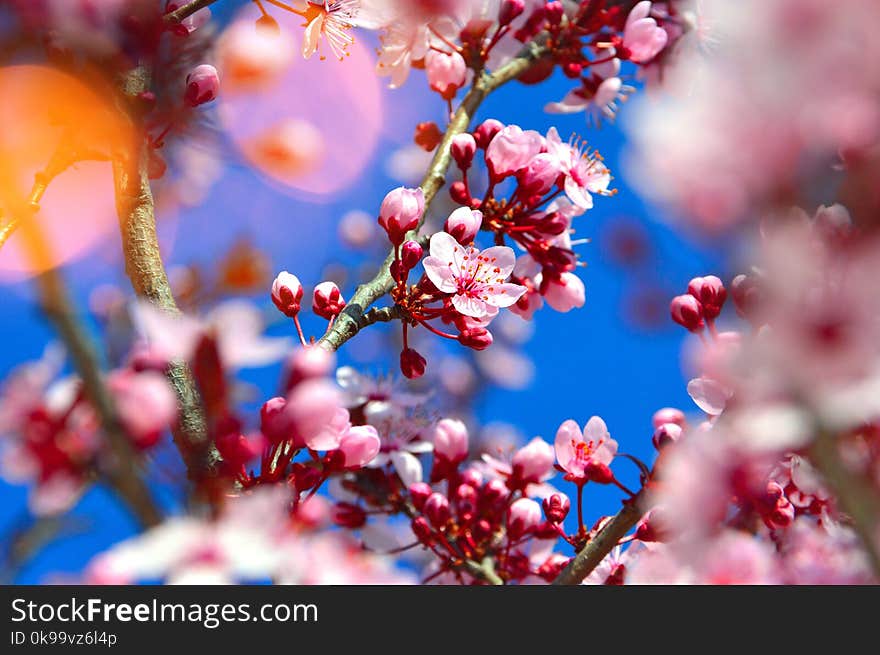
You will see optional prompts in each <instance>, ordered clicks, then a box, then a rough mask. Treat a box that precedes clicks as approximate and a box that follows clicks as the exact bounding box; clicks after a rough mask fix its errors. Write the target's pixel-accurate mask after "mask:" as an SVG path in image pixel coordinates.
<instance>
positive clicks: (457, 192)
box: [449, 180, 472, 207]
mask: <svg viewBox="0 0 880 655" xmlns="http://www.w3.org/2000/svg"><path fill="white" fill-rule="evenodd" d="M449 197H450V198H452V201H453V202H455V203H457V204H459V205H465V206H466V207H470V206H471V200H472V198H471V194H470V193H468V188H467V185H466V184H465V183H464V182H462V181H461V180H458V181H457V182H453V183H452V184H451V185H450V187H449Z"/></svg>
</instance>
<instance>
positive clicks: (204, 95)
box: [184, 64, 220, 107]
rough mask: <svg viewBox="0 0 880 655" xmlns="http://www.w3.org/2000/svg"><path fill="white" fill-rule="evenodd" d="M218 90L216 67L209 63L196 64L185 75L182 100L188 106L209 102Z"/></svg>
mask: <svg viewBox="0 0 880 655" xmlns="http://www.w3.org/2000/svg"><path fill="white" fill-rule="evenodd" d="M219 91H220V76H219V75H218V74H217V69H216V68H214V67H213V66H211V65H210V64H202V65H201V66H196V67H195V68H194V69H193V70H192V72H191V73H190V74H189V75H187V76H186V93H185V94H184V100H186V103H187V104H188V105H189V106H190V107H198V106H199V105H203V104H205V103H206V102H211V100H213V99H214V98H216V97H217V93H218V92H219Z"/></svg>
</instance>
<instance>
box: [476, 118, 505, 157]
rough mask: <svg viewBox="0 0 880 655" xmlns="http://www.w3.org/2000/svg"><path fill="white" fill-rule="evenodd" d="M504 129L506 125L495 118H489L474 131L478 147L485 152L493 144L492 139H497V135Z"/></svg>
mask: <svg viewBox="0 0 880 655" xmlns="http://www.w3.org/2000/svg"><path fill="white" fill-rule="evenodd" d="M503 129H504V123H502V122H501V121H498V120H495V119H494V118H488V119H486V120H485V121H483V122H482V123H481V124H480V126H479V127H478V128H477V129H476V130H474V141H475V142H476V144H477V147H478V148H482V149H483V150H485V149H486V148H487V147H488V146H489V144H490V143H491V142H492V139H494V138H495V135H496V134H498V133H499V132H500V131H501V130H503Z"/></svg>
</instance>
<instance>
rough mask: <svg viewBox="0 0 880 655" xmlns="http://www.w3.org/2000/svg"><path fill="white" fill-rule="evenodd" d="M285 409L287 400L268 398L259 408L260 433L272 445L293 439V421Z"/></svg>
mask: <svg viewBox="0 0 880 655" xmlns="http://www.w3.org/2000/svg"><path fill="white" fill-rule="evenodd" d="M286 409H287V400H285V399H284V398H280V397H279V398H270V399H269V400H267V401H266V402H265V403H263V406H262V407H261V408H260V432H262V433H263V436H264V437H266V439H268V440H269V441H270V442H271V443H273V444H279V443H281V442H282V441H286V440H288V439H291V438H292V437H293V431H294V428H293V420H292V419H291V417H290V415H289V414H288V413H287V411H286Z"/></svg>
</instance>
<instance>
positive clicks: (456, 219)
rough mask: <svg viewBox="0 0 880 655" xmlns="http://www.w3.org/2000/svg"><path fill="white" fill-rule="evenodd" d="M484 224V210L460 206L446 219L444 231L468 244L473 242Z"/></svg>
mask: <svg viewBox="0 0 880 655" xmlns="http://www.w3.org/2000/svg"><path fill="white" fill-rule="evenodd" d="M482 225H483V212H481V211H474V210H472V209H470V208H469V207H459V208H458V209H456V210H455V211H454V212H452V213H451V214H450V215H449V218H447V219H446V224H445V225H444V227H443V231H444V232H448V233H449V234H451V235H452V236H453V237H455V240H456V241H458V242H459V243H460V244H462V245H467V244H469V243H472V242H473V240H474V238H475V237H476V236H477V232H479V231H480V227H481V226H482Z"/></svg>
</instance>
